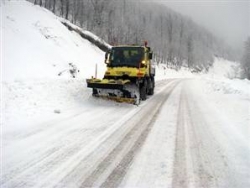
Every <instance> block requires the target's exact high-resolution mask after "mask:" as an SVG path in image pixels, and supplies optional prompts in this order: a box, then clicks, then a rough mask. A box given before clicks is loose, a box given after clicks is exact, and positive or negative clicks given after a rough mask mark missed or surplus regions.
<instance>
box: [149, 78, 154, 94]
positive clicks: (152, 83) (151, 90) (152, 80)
mask: <svg viewBox="0 0 250 188" xmlns="http://www.w3.org/2000/svg"><path fill="white" fill-rule="evenodd" d="M150 82H151V83H150V84H151V87H150V88H149V90H148V95H153V94H154V89H155V80H154V78H152V79H151V80H150Z"/></svg>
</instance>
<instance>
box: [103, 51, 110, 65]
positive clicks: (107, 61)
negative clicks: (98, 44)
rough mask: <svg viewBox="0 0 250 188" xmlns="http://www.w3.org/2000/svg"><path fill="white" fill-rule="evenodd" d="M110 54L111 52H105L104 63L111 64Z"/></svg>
mask: <svg viewBox="0 0 250 188" xmlns="http://www.w3.org/2000/svg"><path fill="white" fill-rule="evenodd" d="M109 55H110V53H109V52H106V53H105V61H104V63H106V64H109Z"/></svg>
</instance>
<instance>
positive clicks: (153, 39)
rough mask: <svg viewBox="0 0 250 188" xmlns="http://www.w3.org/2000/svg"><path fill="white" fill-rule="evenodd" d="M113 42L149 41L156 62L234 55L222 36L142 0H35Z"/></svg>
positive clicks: (200, 66) (201, 66) (193, 64)
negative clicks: (218, 36)
mask: <svg viewBox="0 0 250 188" xmlns="http://www.w3.org/2000/svg"><path fill="white" fill-rule="evenodd" d="M30 1H31V2H33V3H34V4H36V5H40V6H43V7H45V8H46V9H49V10H51V11H52V12H53V13H55V14H56V15H58V16H60V17H63V18H65V19H67V20H69V21H71V22H72V23H73V24H76V25H78V26H80V27H81V28H83V29H84V30H88V31H91V32H93V33H94V34H96V35H97V36H99V37H101V38H102V39H103V40H105V41H106V42H108V43H109V44H111V45H119V44H143V42H144V41H148V43H149V46H151V48H152V49H153V51H154V60H155V62H156V63H165V64H166V65H167V67H169V68H174V69H176V70H178V69H180V68H181V67H182V66H184V67H188V68H189V69H191V70H192V71H197V72H198V71H202V70H208V68H209V66H211V65H212V62H213V58H214V57H215V56H218V57H223V58H226V59H229V60H235V58H236V53H235V52H234V50H233V49H232V48H230V47H229V46H228V45H227V44H226V43H225V42H224V41H223V40H221V39H219V38H217V37H216V36H214V35H213V34H212V33H211V32H209V31H208V30H206V29H205V28H203V27H202V26H199V25H198V24H196V23H195V22H193V21H192V20H191V19H190V18H188V17H184V16H182V15H181V14H179V13H177V12H175V11H173V10H171V9H169V8H168V7H166V6H164V5H162V4H158V3H152V2H149V1H143V0H136V1H133V0H30Z"/></svg>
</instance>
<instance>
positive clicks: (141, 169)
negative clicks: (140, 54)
mask: <svg viewBox="0 0 250 188" xmlns="http://www.w3.org/2000/svg"><path fill="white" fill-rule="evenodd" d="M201 87H202V82H201V81H198V80H196V79H169V80H162V81H158V82H157V85H156V92H155V95H154V96H152V97H150V98H149V99H148V100H147V101H145V102H143V103H142V104H141V105H140V106H139V107H137V106H133V105H127V104H116V103H113V102H110V101H105V102H103V101H102V100H101V99H100V100H99V99H92V98H86V99H85V102H84V105H82V107H81V108H79V107H78V108H70V109H69V110H68V112H67V113H66V114H65V115H64V116H61V117H60V118H57V119H55V120H50V121H49V122H46V123H41V124H39V125H36V126H33V127H30V128H29V129H25V130H24V131H21V132H17V131H9V132H7V133H5V134H4V139H3V148H2V151H3V161H4V163H2V164H3V167H2V177H1V187H249V186H250V173H249V169H250V161H249V159H250V146H249V143H248V142H247V141H248V140H249V136H250V135H249V127H245V128H244V129H243V125H239V126H238V119H237V117H239V119H240V118H241V116H240V115H241V114H242V113H238V114H237V113H234V116H233V118H231V119H230V116H227V115H228V114H227V113H229V112H228V111H227V110H225V111H224V112H221V109H218V106H217V104H216V103H213V102H214V101H215V100H211V101H210V99H209V98H208V95H205V94H203V93H202V92H201ZM225 100H226V99H225ZM101 101H102V102H101ZM227 102H228V103H230V100H228V101H227ZM228 106H230V104H228ZM240 107H241V108H242V110H245V111H248V110H249V107H248V105H246V106H244V105H243V106H240ZM240 112H242V111H240ZM248 112H249V111H248ZM225 117H226V118H225ZM245 122H246V121H245ZM237 126H238V127H237ZM242 130H243V131H242Z"/></svg>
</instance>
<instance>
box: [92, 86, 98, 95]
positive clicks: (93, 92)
mask: <svg viewBox="0 0 250 188" xmlns="http://www.w3.org/2000/svg"><path fill="white" fill-rule="evenodd" d="M97 94H98V92H97V89H95V88H93V90H92V95H93V96H96V95H97Z"/></svg>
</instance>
